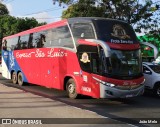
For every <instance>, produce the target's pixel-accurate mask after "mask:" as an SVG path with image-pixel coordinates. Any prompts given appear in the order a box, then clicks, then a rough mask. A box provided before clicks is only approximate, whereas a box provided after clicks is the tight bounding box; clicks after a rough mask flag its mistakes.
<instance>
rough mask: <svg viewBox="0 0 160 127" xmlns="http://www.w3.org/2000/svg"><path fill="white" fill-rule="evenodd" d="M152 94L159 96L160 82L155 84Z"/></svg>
mask: <svg viewBox="0 0 160 127" xmlns="http://www.w3.org/2000/svg"><path fill="white" fill-rule="evenodd" d="M154 94H155V95H156V96H158V97H160V84H159V85H157V86H155V88H154Z"/></svg>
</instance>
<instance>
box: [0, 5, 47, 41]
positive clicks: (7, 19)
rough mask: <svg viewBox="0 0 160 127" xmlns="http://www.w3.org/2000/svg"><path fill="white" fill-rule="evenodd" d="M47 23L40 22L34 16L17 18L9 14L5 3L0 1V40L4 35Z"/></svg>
mask: <svg viewBox="0 0 160 127" xmlns="http://www.w3.org/2000/svg"><path fill="white" fill-rule="evenodd" d="M43 24H46V23H38V21H37V20H36V19H34V18H25V19H24V18H16V17H13V16H10V15H9V12H8V9H7V8H6V6H5V5H3V4H2V3H0V42H1V40H2V38H3V37H5V36H9V35H12V34H16V33H18V32H21V31H24V30H27V29H30V28H33V27H36V26H40V25H43Z"/></svg>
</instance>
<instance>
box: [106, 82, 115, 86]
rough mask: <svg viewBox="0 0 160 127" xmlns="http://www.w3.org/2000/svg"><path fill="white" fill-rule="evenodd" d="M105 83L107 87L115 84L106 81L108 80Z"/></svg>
mask: <svg viewBox="0 0 160 127" xmlns="http://www.w3.org/2000/svg"><path fill="white" fill-rule="evenodd" d="M105 85H106V86H109V87H114V86H115V84H113V83H108V82H106V83H105Z"/></svg>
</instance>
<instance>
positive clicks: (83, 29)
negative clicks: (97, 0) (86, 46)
mask: <svg viewBox="0 0 160 127" xmlns="http://www.w3.org/2000/svg"><path fill="white" fill-rule="evenodd" d="M72 32H73V36H74V37H75V38H76V39H79V38H84V39H94V38H95V35H94V31H93V27H92V25H91V24H88V23H76V24H74V25H73V26H72Z"/></svg>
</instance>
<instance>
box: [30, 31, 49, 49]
mask: <svg viewBox="0 0 160 127" xmlns="http://www.w3.org/2000/svg"><path fill="white" fill-rule="evenodd" d="M46 33H47V31H41V32H37V33H34V34H33V35H32V43H30V44H31V47H32V48H42V47H44V45H45V43H46Z"/></svg>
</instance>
